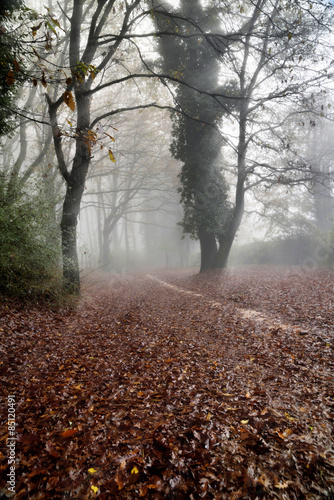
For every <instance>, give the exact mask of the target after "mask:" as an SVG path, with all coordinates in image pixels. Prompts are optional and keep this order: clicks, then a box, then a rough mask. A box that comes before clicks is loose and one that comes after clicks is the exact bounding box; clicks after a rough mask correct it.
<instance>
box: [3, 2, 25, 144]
mask: <svg viewBox="0 0 334 500" xmlns="http://www.w3.org/2000/svg"><path fill="white" fill-rule="evenodd" d="M22 9H23V7H22V2H21V1H20V0H17V1H15V0H14V1H8V0H7V1H5V2H4V3H2V5H1V7H0V135H4V134H8V133H10V132H11V131H12V129H13V128H14V126H15V121H14V114H13V110H12V107H13V101H14V98H15V96H16V94H17V91H18V89H19V87H20V85H21V84H22V83H23V82H24V81H25V79H26V74H25V72H24V64H23V61H22V42H21V33H20V32H19V30H18V29H17V25H18V26H19V25H20V23H21V22H22V20H21V21H20V23H16V15H18V16H21V15H22V12H23V11H22Z"/></svg>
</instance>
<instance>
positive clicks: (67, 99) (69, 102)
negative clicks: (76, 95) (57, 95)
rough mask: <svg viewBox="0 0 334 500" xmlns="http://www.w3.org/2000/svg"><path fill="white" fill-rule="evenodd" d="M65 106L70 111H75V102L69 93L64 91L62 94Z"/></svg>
mask: <svg viewBox="0 0 334 500" xmlns="http://www.w3.org/2000/svg"><path fill="white" fill-rule="evenodd" d="M63 97H64V102H65V104H66V105H67V106H68V107H69V108H70V110H71V111H74V110H75V102H74V99H73V95H72V93H71V92H69V91H68V90H66V92H64V94H63Z"/></svg>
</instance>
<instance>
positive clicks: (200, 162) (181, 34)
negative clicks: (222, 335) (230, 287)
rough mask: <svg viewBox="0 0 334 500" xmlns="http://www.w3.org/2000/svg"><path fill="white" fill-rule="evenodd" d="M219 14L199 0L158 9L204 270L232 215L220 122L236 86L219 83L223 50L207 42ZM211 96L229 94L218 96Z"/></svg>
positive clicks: (189, 224) (191, 226)
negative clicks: (221, 52)
mask: <svg viewBox="0 0 334 500" xmlns="http://www.w3.org/2000/svg"><path fill="white" fill-rule="evenodd" d="M157 3H158V2H157ZM215 14H216V11H215V10H213V9H212V8H211V7H207V6H206V7H205V6H204V5H203V4H202V3H201V2H200V1H199V0H196V1H194V0H186V1H183V2H182V4H181V6H180V7H175V8H174V9H173V10H171V8H170V7H169V6H168V5H167V4H166V5H164V9H162V6H161V4H159V6H158V9H157V10H156V12H155V22H156V25H157V26H158V28H159V31H161V32H162V35H161V36H160V37H159V43H158V45H159V52H160V55H161V67H162V72H163V73H164V74H167V75H168V74H169V75H171V76H174V77H175V78H176V79H177V80H178V81H179V82H180V83H179V84H176V90H175V92H174V98H175V102H176V105H177V109H178V110H179V113H177V114H176V113H173V114H172V120H173V133H172V134H173V140H172V144H171V152H172V154H173V156H174V157H175V158H176V159H178V160H180V161H181V162H182V169H181V173H180V182H181V187H180V194H181V202H182V204H183V208H184V218H183V222H182V226H183V229H184V232H185V233H188V234H190V235H191V236H192V237H193V238H194V239H198V240H199V242H200V246H201V271H204V270H206V269H208V268H211V267H214V266H215V265H216V264H217V263H216V259H217V255H218V254H217V243H218V241H219V237H220V236H221V235H222V232H223V231H224V226H225V225H226V223H227V221H228V219H229V217H230V207H229V203H228V186H227V183H226V181H225V178H224V175H223V173H222V169H223V160H222V155H221V147H222V144H223V140H222V136H221V134H220V132H219V130H218V127H217V126H218V124H219V122H220V120H221V117H222V115H223V114H224V113H228V112H230V111H231V110H232V109H233V104H234V105H235V102H234V103H233V100H232V99H228V97H226V94H227V92H228V89H229V87H233V85H231V83H227V84H225V87H224V88H223V87H222V86H221V85H220V84H219V77H220V68H221V65H220V61H219V58H220V54H218V53H217V51H216V47H215V46H214V45H213V44H211V43H208V40H207V38H208V37H209V36H210V34H211V33H214V34H215V35H217V34H218V33H219V32H220V31H221V29H220V28H221V26H220V23H219V19H218V18H217V16H216V15H215ZM217 19H218V22H217ZM164 33H165V34H164ZM227 40H228V38H227V37H226V41H227ZM195 89H196V90H195ZM211 94H215V96H217V95H218V94H221V95H222V94H225V95H224V96H221V97H219V98H217V97H215V96H212V95H211Z"/></svg>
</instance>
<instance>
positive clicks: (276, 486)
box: [275, 482, 289, 490]
mask: <svg viewBox="0 0 334 500" xmlns="http://www.w3.org/2000/svg"><path fill="white" fill-rule="evenodd" d="M275 488H279V489H280V490H284V489H286V488H289V484H288V483H285V482H284V483H277V484H275Z"/></svg>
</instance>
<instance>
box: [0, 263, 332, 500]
mask: <svg viewBox="0 0 334 500" xmlns="http://www.w3.org/2000/svg"><path fill="white" fill-rule="evenodd" d="M268 274H270V275H269V276H268ZM295 274H296V273H292V271H291V270H280V271H278V270H274V269H266V271H265V272H264V271H263V270H261V269H260V270H252V271H251V272H250V271H243V272H242V273H241V272H231V271H229V272H225V273H220V274H219V273H209V275H207V276H198V275H194V274H191V273H190V272H188V274H187V273H184V274H183V275H181V274H173V273H171V272H169V273H166V274H165V275H161V274H160V276H159V280H160V282H158V281H154V280H152V279H149V278H148V277H146V276H136V277H134V278H133V279H131V280H130V279H129V278H126V279H125V278H124V279H118V280H116V279H115V277H113V278H110V279H109V278H108V279H107V280H106V277H103V276H102V275H101V276H96V277H95V280H96V282H95V284H92V286H89V287H88V288H87V292H86V293H85V294H84V297H83V300H82V304H81V306H80V308H79V310H77V311H69V310H68V311H51V310H49V309H46V308H45V307H44V306H42V305H40V306H38V307H37V306H31V305H30V304H21V303H16V302H15V301H14V302H13V301H4V303H3V304H2V306H1V320H0V328H1V329H2V330H0V331H1V334H2V343H1V349H2V357H1V361H0V363H1V370H2V380H3V382H4V383H3V385H2V392H4V396H6V394H7V393H8V394H15V395H16V401H17V424H18V425H17V427H16V431H17V438H18V440H17V448H16V449H17V458H18V464H17V470H16V475H17V485H16V491H17V495H16V498H54V499H57V498H60V499H61V498H68V497H71V498H101V499H109V498H111V499H112V498H116V499H118V498H124V499H134V498H148V499H163V498H178V499H179V498H180V499H182V498H184V499H189V498H190V499H192V498H193V499H197V498H208V499H209V498H217V499H218V498H219V499H232V498H234V499H241V498H249V499H255V498H282V499H283V498H309V499H316V498H331V496H333V494H334V454H333V437H332V432H333V422H334V399H333V396H334V392H333V368H334V367H333V351H332V346H333V328H332V326H331V325H333V324H334V318H333V309H331V308H330V307H329V304H330V302H331V301H332V299H333V295H332V294H333V288H334V287H333V285H334V278H333V276H332V275H331V274H327V273H323V272H321V271H320V272H319V273H316V272H311V273H309V274H308V276H305V275H304V274H302V275H301V276H299V274H298V275H297V276H295ZM298 280H299V281H298ZM163 282H168V284H169V285H171V286H169V287H166V286H164V285H163ZM90 285H91V284H90ZM319 287H321V290H322V291H321V290H319ZM180 290H186V291H187V293H182V292H181V291H180ZM282 290H284V293H281V292H282ZM296 290H298V294H297V293H296ZM231 297H232V300H231ZM240 307H242V308H243V309H245V308H247V309H250V310H254V311H259V312H260V313H261V317H260V316H257V315H254V314H253V315H250V316H248V317H245V315H244V314H242V313H240V309H239V308H240ZM292 311H295V312H294V313H293V312H292ZM296 311H298V313H297V312H296ZM273 315H274V316H275V324H273V320H272V316H273ZM319 316H320V317H321V319H320V318H319ZM280 325H281V326H280ZM282 325H284V327H283V326H282ZM300 332H308V333H307V335H306V334H305V335H304V334H300ZM2 410H3V411H5V407H3V408H2ZM2 418H4V419H5V413H4V414H3V415H2ZM1 432H2V434H1V436H0V439H2V440H5V439H6V429H4V428H3V429H2V430H1ZM0 470H1V472H2V473H3V474H2V477H3V478H5V477H6V473H7V470H8V464H7V457H6V456H5V455H4V454H3V455H0ZM0 487H1V488H2V490H1V491H2V492H4V491H5V488H6V483H5V480H2V482H1V483H0Z"/></svg>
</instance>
